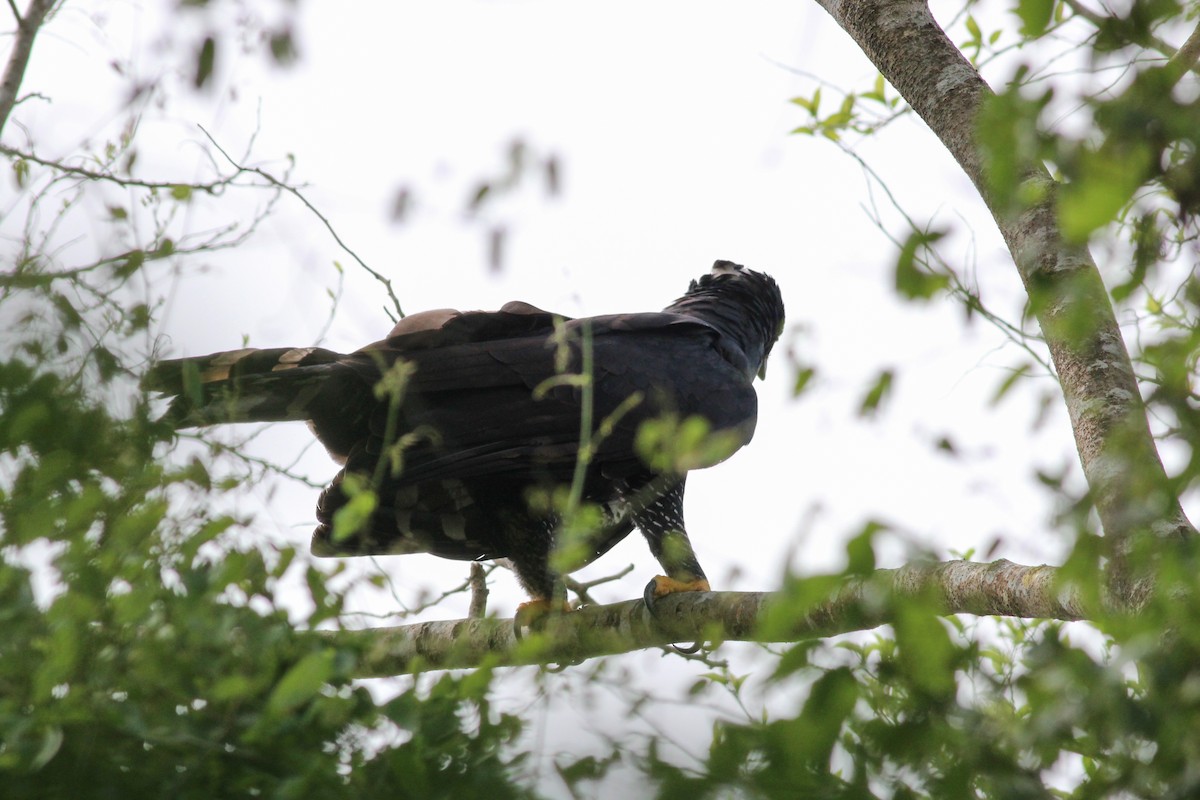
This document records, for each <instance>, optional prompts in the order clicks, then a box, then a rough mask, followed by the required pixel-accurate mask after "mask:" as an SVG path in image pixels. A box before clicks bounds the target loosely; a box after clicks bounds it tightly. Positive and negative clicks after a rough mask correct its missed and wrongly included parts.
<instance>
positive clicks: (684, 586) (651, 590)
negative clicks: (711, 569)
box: [642, 575, 712, 616]
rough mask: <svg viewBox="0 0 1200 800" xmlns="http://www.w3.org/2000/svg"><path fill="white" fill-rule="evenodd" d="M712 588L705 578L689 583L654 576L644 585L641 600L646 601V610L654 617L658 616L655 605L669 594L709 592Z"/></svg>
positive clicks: (663, 576) (662, 576)
mask: <svg viewBox="0 0 1200 800" xmlns="http://www.w3.org/2000/svg"><path fill="white" fill-rule="evenodd" d="M711 591H712V588H711V587H710V586H709V585H708V579H707V578H696V579H695V580H691V581H679V580H676V579H674V578H668V577H667V576H665V575H655V576H654V577H653V578H651V579H650V582H649V583H647V584H646V591H644V592H643V593H642V599H643V600H645V601H646V608H648V609H649V610H650V613H651V614H653V615H654V616H658V611H657V610H656V608H655V603H656V601H657V600H659V599H660V598H663V597H666V596H667V595H669V594H677V593H679V592H711Z"/></svg>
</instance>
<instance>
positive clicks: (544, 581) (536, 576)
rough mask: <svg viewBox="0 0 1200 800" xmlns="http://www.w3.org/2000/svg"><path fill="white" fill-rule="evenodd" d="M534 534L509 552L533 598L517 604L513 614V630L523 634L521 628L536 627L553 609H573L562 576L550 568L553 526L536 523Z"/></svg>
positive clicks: (557, 610) (515, 570) (523, 583)
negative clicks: (568, 602) (515, 611)
mask: <svg viewBox="0 0 1200 800" xmlns="http://www.w3.org/2000/svg"><path fill="white" fill-rule="evenodd" d="M530 533H531V535H530V536H529V537H528V538H527V539H525V540H523V541H522V542H521V543H520V544H518V545H516V546H514V548H513V549H512V550H511V551H510V552H509V554H508V560H509V561H510V562H511V563H512V566H513V571H514V572H515V573H516V574H517V580H518V581H520V582H521V586H523V587H524V588H525V591H527V592H529V596H530V598H531V599H530V600H528V601H527V602H524V603H521V604H520V605H519V606H517V613H516V616H515V617H514V618H513V630H514V632H515V634H516V636H517V638H520V636H521V633H522V631H524V630H527V629H534V628H537V627H538V626H539V625H540V624H541V623H543V622H544V620H545V618H546V617H547V616H548V615H550V614H553V613H561V612H566V611H570V610H571V607H570V606H569V605H568V604H567V590H566V586H565V585H564V584H563V582H562V580H561V579H560V578H559V577H558V575H556V574H555V572H554V570H552V569H550V551H551V550H552V549H553V541H554V539H553V537H554V526H553V524H552V523H549V522H545V523H543V524H541V525H537V526H534V529H533V531H531V532H530Z"/></svg>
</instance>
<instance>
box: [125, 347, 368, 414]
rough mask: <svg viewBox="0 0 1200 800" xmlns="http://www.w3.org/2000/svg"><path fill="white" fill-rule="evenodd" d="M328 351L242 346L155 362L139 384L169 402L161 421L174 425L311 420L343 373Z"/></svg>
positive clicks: (333, 356)
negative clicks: (335, 375) (336, 376)
mask: <svg viewBox="0 0 1200 800" xmlns="http://www.w3.org/2000/svg"><path fill="white" fill-rule="evenodd" d="M340 358H341V356H340V355H339V354H337V353H335V352H333V351H332V350H323V349H321V348H317V347H298V348H288V347H280V348H274V349H270V350H257V349H253V348H247V349H244V350H230V351H227V352H224V353H213V354H212V355H207V356H197V357H194V358H179V359H172V360H168V361H160V362H158V363H157V364H155V365H154V366H153V367H151V368H150V370H149V371H148V372H147V373H146V375H145V377H144V378H143V379H142V386H143V387H144V388H146V389H149V390H150V391H155V392H161V393H162V394H164V395H167V396H169V397H170V398H171V405H170V407H169V408H168V410H167V413H166V417H165V418H166V419H168V420H170V421H171V422H172V423H173V424H174V425H175V426H176V427H179V428H186V427H191V426H195V425H213V424H217V423H222V422H280V421H284V420H302V419H312V418H313V413H314V411H315V410H316V409H317V407H318V406H326V405H329V403H330V401H331V399H332V398H329V397H326V396H324V395H327V394H328V393H329V390H330V388H331V387H333V386H336V385H337V384H338V383H340V382H339V381H329V377H330V376H331V375H332V374H333V373H335V372H337V371H340V370H343V369H346V368H345V367H344V366H343V365H342V364H339V363H338V361H339V359H340Z"/></svg>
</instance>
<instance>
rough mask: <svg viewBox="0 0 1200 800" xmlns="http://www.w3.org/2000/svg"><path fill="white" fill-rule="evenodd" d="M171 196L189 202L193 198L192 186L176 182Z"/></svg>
mask: <svg viewBox="0 0 1200 800" xmlns="http://www.w3.org/2000/svg"><path fill="white" fill-rule="evenodd" d="M171 197H173V198H175V199H176V200H179V201H181V202H187V201H188V200H191V199H192V187H190V186H188V185H186V184H176V185H175V186H172V187H171Z"/></svg>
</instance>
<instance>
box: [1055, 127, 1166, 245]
mask: <svg viewBox="0 0 1200 800" xmlns="http://www.w3.org/2000/svg"><path fill="white" fill-rule="evenodd" d="M1122 145H1123V146H1119V147H1116V146H1113V147H1106V146H1101V147H1100V148H1098V149H1096V150H1084V151H1083V152H1082V153H1080V155H1079V161H1078V165H1077V167H1076V169H1075V171H1074V178H1073V180H1072V181H1071V182H1070V183H1067V184H1065V185H1064V186H1063V187H1062V189H1061V191H1060V192H1059V193H1058V219H1059V224H1060V225H1061V226H1062V231H1063V235H1064V236H1065V237H1066V238H1067V239H1069V240H1070V241H1072V242H1080V243H1081V242H1085V241H1087V238H1088V237H1089V236H1090V235H1091V234H1092V232H1093V231H1094V230H1096V229H1097V228H1100V227H1102V226H1104V225H1107V224H1108V223H1109V222H1111V221H1112V220H1113V218H1114V217H1115V216H1116V215H1117V212H1118V211H1120V210H1121V209H1122V208H1123V207H1124V206H1125V205H1126V204H1127V203H1129V201H1130V200H1131V199H1132V198H1133V195H1134V193H1135V192H1136V191H1137V190H1138V187H1140V186H1141V185H1142V183H1143V181H1144V180H1145V179H1146V177H1147V171H1148V169H1149V167H1150V166H1151V160H1152V159H1151V153H1150V148H1149V147H1148V146H1146V145H1144V144H1140V143H1136V142H1132V141H1125V142H1123V143H1122Z"/></svg>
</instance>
